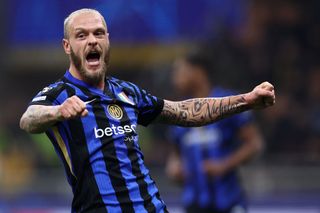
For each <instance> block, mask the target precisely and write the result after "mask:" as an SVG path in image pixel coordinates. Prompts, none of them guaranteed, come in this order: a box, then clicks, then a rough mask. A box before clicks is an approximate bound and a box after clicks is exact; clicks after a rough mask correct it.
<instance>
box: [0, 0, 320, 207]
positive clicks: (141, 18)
mask: <svg viewBox="0 0 320 213" xmlns="http://www.w3.org/2000/svg"><path fill="white" fill-rule="evenodd" d="M83 7H90V8H95V9H98V10H99V11H101V13H102V14H103V15H104V16H105V18H106V21H107V23H108V28H109V32H110V39H111V48H112V49H111V67H110V74H111V75H114V76H115V77H118V78H122V79H124V80H128V81H132V82H134V83H136V84H138V85H140V86H141V87H143V88H146V89H147V90H149V92H151V93H152V94H154V95H156V96H159V97H162V98H166V99H179V97H177V96H176V95H175V92H174V90H173V89H172V85H171V82H170V74H171V71H172V63H173V61H174V59H175V58H177V57H179V56H181V55H182V54H184V53H185V52H187V51H188V50H190V49H192V48H195V47H201V48H203V49H204V50H205V51H207V52H208V55H210V57H211V58H212V61H213V62H214V64H215V68H214V70H213V71H212V72H214V76H215V79H214V82H216V83H219V84H220V85H222V86H227V87H229V88H233V89H235V90H237V91H239V92H246V91H249V90H250V89H252V88H253V87H254V86H255V85H256V84H258V83H260V82H262V81H265V80H267V81H270V82H272V83H273V84H274V85H275V88H276V92H277V103H276V105H275V106H274V107H272V108H270V109H268V110H264V111H259V112H255V116H256V119H257V123H258V125H259V126H260V128H261V129H262V133H263V136H264V139H265V141H266V144H265V150H264V152H263V154H262V155H261V156H260V157H259V158H258V159H256V160H255V161H254V162H252V163H249V164H247V165H245V166H244V167H243V168H242V169H241V175H242V179H243V183H244V185H245V187H246V189H247V192H248V197H249V201H250V209H251V212H302V213H305V212H320V60H319V59H320V13H319V10H320V1H317V0H308V1H303V0H300V1H298V0H282V1H278V0H197V1H195V0H161V1H157V0H139V1H128V0H116V1H111V0H105V1H98V0H91V1H86V0H70V1H53V0H28V1H23V0H10V1H1V3H0V12H1V14H2V15H1V19H0V20H1V26H2V27H1V30H2V33H1V39H0V42H1V47H2V53H1V57H0V63H1V72H0V88H1V89H0V93H1V99H0V102H1V108H0V212H39V213H40V212H69V211H70V203H71V190H70V188H69V185H68V184H67V181H66V178H65V174H64V170H63V168H62V164H61V163H60V161H59V159H58V157H56V154H55V152H54V149H53V147H52V146H51V143H50V142H49V141H48V139H47V138H46V136H44V135H28V134H26V133H24V132H23V131H21V130H20V129H19V119H20V116H21V115H22V113H23V112H24V110H25V109H26V107H27V105H28V102H29V101H30V100H31V99H32V97H33V96H34V95H35V94H36V93H37V92H38V91H40V90H41V89H42V88H43V87H45V86H46V85H47V84H49V83H50V82H53V81H55V80H56V79H58V78H59V77H60V76H62V75H63V74H64V72H65V70H66V69H67V68H68V60H67V57H66V56H65V55H64V52H63V49H62V46H61V39H62V36H63V20H64V18H65V17H66V16H67V15H68V14H69V13H70V12H72V11H74V10H75V9H79V8H83ZM164 131H166V127H165V126H161V125H152V126H149V127H148V128H141V129H140V132H141V141H140V143H141V147H142V149H143V151H144V154H145V160H146V164H147V165H148V166H149V168H150V170H151V176H152V177H153V178H154V179H155V180H156V182H157V184H158V187H159V189H160V192H161V194H162V197H163V198H164V200H165V201H166V203H167V204H168V206H169V210H170V209H171V211H172V212H181V209H180V205H181V201H180V191H181V189H180V188H179V187H178V186H176V185H174V184H173V183H172V182H170V181H169V180H168V178H167V177H166V175H165V172H164V165H165V161H166V159H165V156H166V154H167V150H166V147H167V146H168V141H167V139H166V137H165V134H163V132H164Z"/></svg>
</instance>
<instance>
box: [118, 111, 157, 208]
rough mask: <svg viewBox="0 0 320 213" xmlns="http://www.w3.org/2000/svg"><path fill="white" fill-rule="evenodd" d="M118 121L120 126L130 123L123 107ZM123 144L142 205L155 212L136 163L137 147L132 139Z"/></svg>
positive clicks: (137, 158)
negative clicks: (125, 147)
mask: <svg viewBox="0 0 320 213" xmlns="http://www.w3.org/2000/svg"><path fill="white" fill-rule="evenodd" d="M120 123H121V126H125V125H131V123H130V119H129V117H128V115H127V112H126V111H125V110H124V109H123V117H122V119H121V121H120ZM125 144H126V146H127V150H128V158H129V159H130V163H131V166H132V173H133V175H134V176H135V177H136V180H137V183H138V185H139V191H140V196H141V197H142V199H143V204H144V207H145V209H146V210H147V211H148V212H156V208H155V206H154V204H153V203H152V197H151V195H150V194H149V192H148V184H147V183H146V181H145V180H144V178H145V175H143V174H142V172H141V169H140V165H139V163H138V161H139V156H138V154H137V150H136V149H137V147H135V145H134V142H133V141H127V142H125Z"/></svg>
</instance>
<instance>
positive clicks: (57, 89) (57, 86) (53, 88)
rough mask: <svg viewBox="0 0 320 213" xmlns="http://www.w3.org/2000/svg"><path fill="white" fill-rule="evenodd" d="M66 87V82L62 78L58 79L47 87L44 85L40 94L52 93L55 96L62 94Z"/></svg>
mask: <svg viewBox="0 0 320 213" xmlns="http://www.w3.org/2000/svg"><path fill="white" fill-rule="evenodd" d="M64 89H65V83H64V82H63V81H61V80H58V81H56V82H54V83H52V84H50V85H48V86H46V87H44V88H43V89H42V90H41V91H40V92H39V93H38V95H51V96H55V95H58V94H60V93H61V92H62V91H63V90H64Z"/></svg>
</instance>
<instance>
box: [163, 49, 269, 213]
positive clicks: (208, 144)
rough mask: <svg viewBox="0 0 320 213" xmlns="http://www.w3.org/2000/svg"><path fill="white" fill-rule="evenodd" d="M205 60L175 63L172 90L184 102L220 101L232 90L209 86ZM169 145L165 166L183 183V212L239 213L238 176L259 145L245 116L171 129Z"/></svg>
mask: <svg viewBox="0 0 320 213" xmlns="http://www.w3.org/2000/svg"><path fill="white" fill-rule="evenodd" d="M210 72H212V67H211V64H210V60H209V58H208V57H207V56H205V55H203V54H201V53H196V52H193V53H190V54H189V55H187V56H185V57H184V58H180V59H179V60H177V61H176V62H175V64H174V71H173V75H172V80H173V85H174V89H175V91H176V92H177V93H179V95H180V96H183V97H184V98H186V97H187V98H197V97H223V96H229V95H232V94H233V92H232V91H230V90H227V89H224V88H221V87H218V86H216V85H213V84H212V83H211V79H210V77H211V75H210V74H211V73H210ZM169 132H170V137H171V140H172V141H173V142H174V145H173V149H172V151H171V154H170V157H169V158H168V162H167V174H168V175H169V177H170V178H172V179H174V180H176V181H179V182H181V181H182V182H183V184H184V195H183V198H184V205H185V208H186V211H187V212H188V213H205V212H208V213H209V212H210V213H242V212H246V199H245V195H244V192H243V189H242V187H241V183H240V180H239V178H238V175H237V169H238V167H239V166H241V165H242V164H243V163H245V162H247V161H248V160H250V159H251V158H252V157H254V156H255V155H257V154H258V153H259V152H260V151H261V149H262V145H263V141H262V138H261V135H260V132H259V130H258V128H257V126H256V125H255V124H254V122H253V120H252V115H251V113H250V112H244V113H241V114H238V115H235V116H232V117H230V118H227V119H224V120H222V121H219V122H216V123H214V124H210V125H207V126H202V127H196V128H183V127H172V128H171V129H170V131H169Z"/></svg>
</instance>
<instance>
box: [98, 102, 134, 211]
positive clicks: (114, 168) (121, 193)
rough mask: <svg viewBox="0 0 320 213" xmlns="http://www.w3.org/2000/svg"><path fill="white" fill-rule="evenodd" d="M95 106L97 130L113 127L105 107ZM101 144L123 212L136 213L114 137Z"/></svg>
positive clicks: (103, 140) (106, 138)
mask: <svg viewBox="0 0 320 213" xmlns="http://www.w3.org/2000/svg"><path fill="white" fill-rule="evenodd" d="M94 104H95V107H94V108H93V113H94V115H95V117H96V121H97V128H99V129H104V128H105V127H106V126H111V125H110V121H109V118H108V117H107V116H106V112H105V110H104V108H103V106H102V105H101V104H99V103H94ZM101 142H102V144H103V148H102V153H103V155H104V158H105V159H106V162H107V165H106V166H107V171H108V173H109V175H110V177H112V178H111V183H112V186H113V188H114V190H115V193H116V196H117V199H118V201H119V203H120V207H121V210H122V212H134V209H133V203H132V201H131V199H130V197H129V191H128V189H127V187H126V181H125V179H124V177H123V176H122V174H121V170H120V163H119V159H118V158H117V153H116V147H115V144H114V143H115V141H114V139H113V138H112V137H102V138H101Z"/></svg>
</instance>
